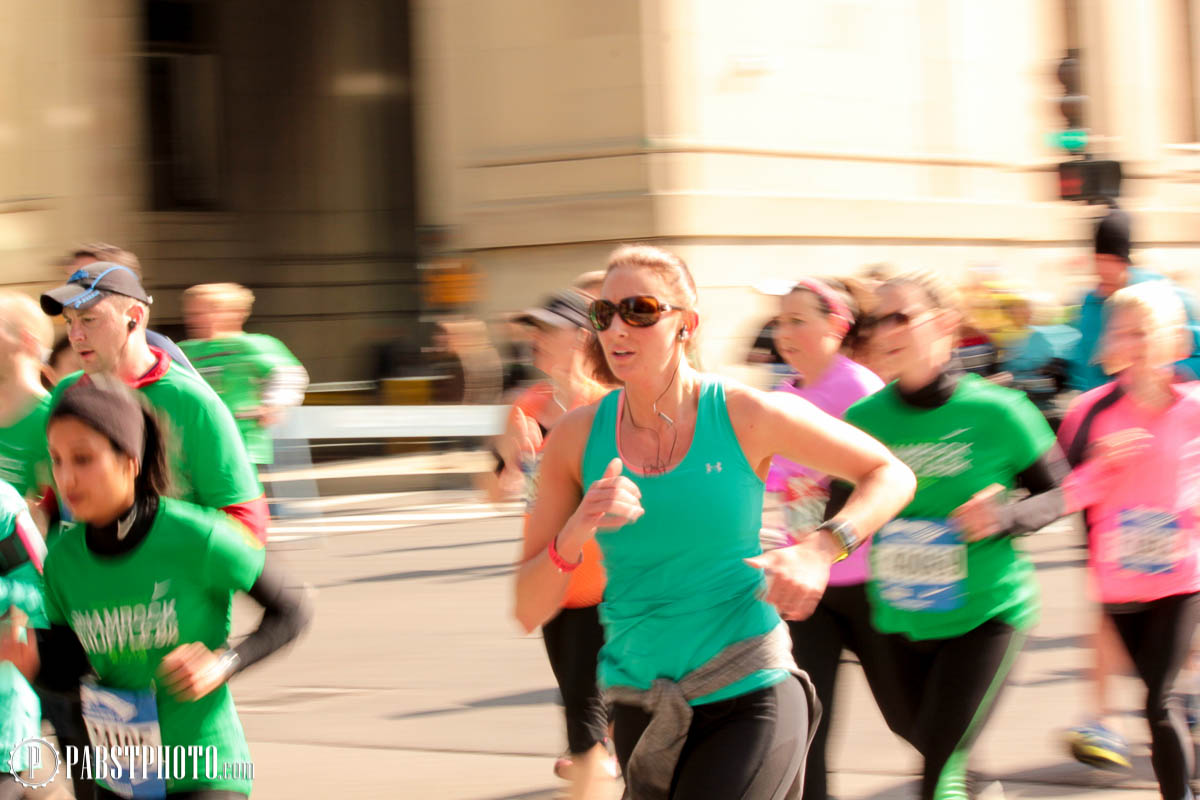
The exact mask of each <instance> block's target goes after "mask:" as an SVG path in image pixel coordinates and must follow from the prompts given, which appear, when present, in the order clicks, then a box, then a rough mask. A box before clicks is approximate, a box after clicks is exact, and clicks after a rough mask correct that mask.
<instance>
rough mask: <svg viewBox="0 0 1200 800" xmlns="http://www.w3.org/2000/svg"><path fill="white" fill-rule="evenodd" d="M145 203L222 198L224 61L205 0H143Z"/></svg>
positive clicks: (159, 207)
mask: <svg viewBox="0 0 1200 800" xmlns="http://www.w3.org/2000/svg"><path fill="white" fill-rule="evenodd" d="M143 8H144V29H143V30H144V45H145V47H144V55H143V61H144V64H143V73H144V76H145V86H146V110H147V114H146V119H147V125H148V131H147V142H148V153H147V156H148V168H149V171H150V175H149V179H150V203H151V208H152V209H153V210H155V211H177V210H211V209H215V208H218V207H220V205H221V184H222V181H221V177H222V162H223V150H222V141H221V125H222V113H221V112H222V103H221V63H220V58H219V56H218V54H217V50H216V36H215V12H214V9H213V4H212V3H211V2H208V0H146V2H145V3H144V6H143Z"/></svg>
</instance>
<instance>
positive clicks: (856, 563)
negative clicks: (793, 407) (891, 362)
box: [767, 353, 883, 586]
mask: <svg viewBox="0 0 1200 800" xmlns="http://www.w3.org/2000/svg"><path fill="white" fill-rule="evenodd" d="M882 388H883V381H881V380H879V377H878V376H877V375H876V374H875V373H874V372H871V370H869V369H867V368H866V367H864V366H863V365H862V364H859V363H857V362H855V361H851V360H850V359H849V358H846V357H845V356H843V355H841V354H840V353H839V354H838V355H836V356H834V357H833V363H831V364H830V365H829V369H827V370H825V374H824V375H822V376H821V380H820V381H819V382H818V383H816V384H815V385H813V386H802V387H797V386H796V385H795V383H793V382H792V381H791V380H786V381H783V382H782V383H780V384H779V385H778V386H777V387H775V391H778V392H790V393H792V394H794V395H798V396H800V397H803V398H804V399H805V400H807V401H808V402H810V403H812V404H813V405H814V406H816V407H817V408H819V409H821V410H822V411H824V412H825V413H826V414H829V415H831V416H834V417H837V418H838V419H841V418H842V417H843V416H844V415H845V413H846V409H847V408H849V407H850V406H852V405H854V404H855V403H857V402H858V401H859V400H861V399H862V398H864V397H866V396H867V395H869V394H874V393H875V392H877V391H879V390H880V389H882ZM789 485H790V491H791V494H792V495H793V502H792V503H791V505H792V508H793V510H795V511H798V514H797V519H798V525H799V527H801V528H814V527H816V526H817V525H820V524H821V515H822V514H823V513H824V511H825V503H826V501H827V500H828V499H829V477H828V476H827V475H822V474H821V473H819V472H815V471H813V470H811V469H809V468H808V467H804V466H801V465H799V464H797V463H796V462H794V461H789V460H788V459H786V458H783V457H782V456H775V458H774V459H773V460H772V461H771V471H770V472H769V473H768V474H767V491H768V492H781V493H783V492H788V491H789ZM797 495H803V496H802V497H797ZM869 544H870V542H868V543H867V544H865V545H863V546H862V547H860V548H858V549H857V550H855V551H854V553H852V554H851V556H850V557H849V558H847V559H846V560H845V561H840V562H838V563H837V564H834V565H833V568H832V569H831V570H830V572H829V585H830V586H851V585H853V584H857V583H862V582H863V581H865V580H866V579H867V550H868V546H869Z"/></svg>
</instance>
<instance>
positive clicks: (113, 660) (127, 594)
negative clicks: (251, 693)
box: [45, 498, 265, 794]
mask: <svg viewBox="0 0 1200 800" xmlns="http://www.w3.org/2000/svg"><path fill="white" fill-rule="evenodd" d="M264 557H265V551H264V550H263V546H262V544H260V543H259V541H258V540H257V539H255V538H254V536H253V534H251V533H250V532H249V531H247V530H246V529H245V528H244V527H243V526H241V525H239V524H237V523H236V522H234V521H232V520H230V519H229V517H227V516H226V515H225V514H223V513H222V512H220V511H214V510H212V509H207V508H200V507H198V506H194V505H191V504H190V503H184V502H180V501H178V500H172V499H170V498H162V499H161V500H160V501H159V507H158V513H157V514H156V515H155V518H154V522H153V524H152V525H151V527H150V530H149V532H147V534H146V538H145V539H144V540H143V541H142V542H141V543H139V544H138V545H137V546H136V547H135V548H134V549H133V550H132V551H131V552H128V553H123V554H121V555H117V556H103V555H98V554H96V553H93V552H92V551H91V550H89V549H88V547H87V543H86V541H85V539H84V526H83V525H80V524H75V523H68V524H67V525H65V526H64V531H63V533H62V534H61V535H60V536H59V537H58V538H57V539H56V540H55V542H54V544H53V545H52V546H51V547H50V552H49V554H48V555H47V556H46V564H45V580H46V613H47V616H48V617H49V619H50V622H51V623H53V624H60V625H69V626H70V627H71V629H72V630H73V631H75V635H76V636H78V637H79V641H80V642H81V643H82V644H83V648H84V650H85V651H87V655H88V661H89V662H90V663H91V665H92V669H94V670H95V672H96V676H97V680H98V682H99V683H100V684H101V685H103V686H108V687H111V688H114V689H130V690H146V689H150V688H153V689H154V691H155V693H156V694H155V702H156V705H157V708H158V722H159V728H160V730H161V732H162V744H163V745H183V746H187V745H198V746H200V747H202V748H203V747H209V746H214V747H216V748H217V759H218V762H219V763H220V764H224V763H228V762H248V761H250V750H249V748H248V747H247V745H246V736H245V734H244V733H243V731H242V724H241V722H240V721H239V719H238V716H237V710H236V709H235V708H234V705H233V695H232V694H231V693H230V691H229V687H228V686H221V687H220V688H218V689H216V690H215V691H213V692H211V693H210V694H208V695H206V696H205V697H202V698H200V699H199V700H196V701H194V702H187V701H180V700H177V699H175V697H174V695H172V694H171V693H170V692H169V691H168V690H167V689H165V688H163V687H160V686H158V668H159V664H160V662H161V661H162V658H163V656H165V655H166V654H167V653H169V652H171V651H172V650H174V649H175V648H176V647H178V646H179V645H181V644H186V643H188V642H201V643H203V644H204V646H205V647H207V648H209V649H210V650H216V649H217V648H219V647H222V646H224V645H225V644H226V639H227V638H228V637H229V629H230V623H231V620H232V615H233V595H234V593H235V592H239V591H240V592H246V591H249V589H250V587H252V586H253V585H254V582H255V581H257V580H258V576H259V575H260V574H261V573H262V568H263V560H264ZM217 772H218V774H219V775H223V774H224V769H223V768H222V767H220V766H218V768H217ZM250 785H251V782H250V781H249V780H224V779H222V778H220V777H219V778H217V779H215V780H208V779H206V778H205V777H204V772H203V770H201V771H200V775H199V776H198V778H195V779H193V778H192V777H191V776H189V777H188V779H186V780H181V781H173V782H169V783H168V785H167V791H168V792H184V791H195V790H198V789H225V790H229V791H235V792H244V793H246V794H249V793H250Z"/></svg>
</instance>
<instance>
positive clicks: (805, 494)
mask: <svg viewBox="0 0 1200 800" xmlns="http://www.w3.org/2000/svg"><path fill="white" fill-rule="evenodd" d="M828 504H829V490H828V489H827V488H825V487H824V486H822V485H821V483H820V482H818V481H815V480H813V479H812V478H810V477H808V476H807V475H793V476H791V477H790V478H788V479H787V490H786V491H785V492H784V503H783V523H784V527H785V529H786V530H787V532H788V533H789V534H791V535H793V536H795V535H796V534H802V533H808V532H809V531H811V530H813V529H814V528H816V527H817V526H818V525H820V524H821V523H822V522H823V521H824V519H825V506H826V505H828Z"/></svg>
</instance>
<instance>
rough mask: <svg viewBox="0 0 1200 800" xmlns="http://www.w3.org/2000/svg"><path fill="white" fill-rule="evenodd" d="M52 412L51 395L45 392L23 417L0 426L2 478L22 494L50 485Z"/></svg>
mask: <svg viewBox="0 0 1200 800" xmlns="http://www.w3.org/2000/svg"><path fill="white" fill-rule="evenodd" d="M49 415H50V396H49V395H46V396H45V397H42V398H41V399H40V400H38V401H37V402H36V403H34V405H33V406H32V407H31V408H30V409H29V411H28V412H27V413H26V414H25V416H23V417H21V419H19V420H17V421H16V422H14V423H13V424H12V425H9V426H8V427H6V428H5V427H0V481H6V482H7V483H10V484H12V487H13V488H14V489H16V490H17V493H18V494H20V495H21V496H22V497H29V496H30V495H31V494H36V493H37V491H38V490H39V489H40V488H41V487H43V486H49V485H50V460H49V459H50V456H49V454H48V453H47V451H46V418H47V417H48V416H49Z"/></svg>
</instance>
